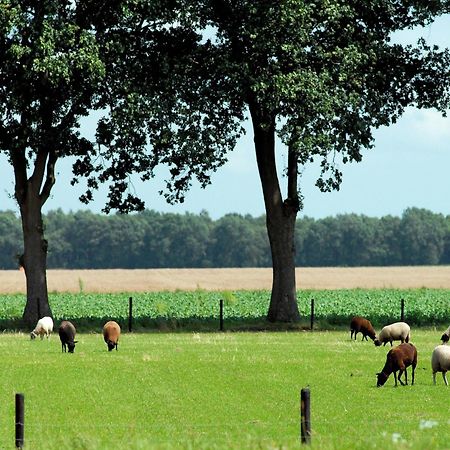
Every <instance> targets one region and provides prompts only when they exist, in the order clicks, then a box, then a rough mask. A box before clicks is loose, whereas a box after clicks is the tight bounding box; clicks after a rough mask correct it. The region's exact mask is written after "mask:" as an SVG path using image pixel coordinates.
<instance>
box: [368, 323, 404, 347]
mask: <svg viewBox="0 0 450 450" xmlns="http://www.w3.org/2000/svg"><path fill="white" fill-rule="evenodd" d="M410 339H411V329H410V328H409V325H408V324H407V323H405V322H395V323H392V324H391V325H386V326H385V327H383V329H382V330H381V331H380V334H379V335H378V337H377V338H376V339H375V340H374V341H373V342H374V344H375V345H376V346H377V347H378V346H380V345H381V344H383V345H386V343H387V342H390V343H391V347H392V342H393V341H401V342H402V344H403V343H404V342H409V340H410Z"/></svg>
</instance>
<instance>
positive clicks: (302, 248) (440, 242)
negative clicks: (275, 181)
mask: <svg viewBox="0 0 450 450" xmlns="http://www.w3.org/2000/svg"><path fill="white" fill-rule="evenodd" d="M44 220H45V232H46V236H47V237H48V240H49V248H48V268H50V269H54V268H58V269H108V268H124V269H125V268H126V269H135V268H161V267H167V268H171V267H172V268H175V267H269V266H270V265H271V258H270V252H269V244H268V238H267V231H266V228H265V217H264V216H261V217H257V218H254V217H251V216H249V215H246V216H241V215H238V214H228V215H225V216H224V217H222V218H220V219H217V220H212V219H211V218H210V217H209V215H208V214H207V213H206V212H202V213H200V214H199V215H195V214H164V213H157V212H155V211H148V210H147V211H143V212H142V213H138V214H133V215H129V216H124V215H111V216H104V215H101V214H94V213H92V212H89V211H79V212H74V213H72V212H70V213H63V212H62V211H61V210H56V211H50V212H49V213H48V214H47V215H46V216H45V218H44ZM230 243H231V244H230ZM295 247H296V266H297V267H310V266H312V267H315V266H325V267H334V266H349V267H355V266H400V265H436V264H449V263H450V216H447V217H445V216H443V215H441V214H435V213H432V212H431V211H427V210H425V209H418V208H409V209H407V210H405V212H404V213H403V215H402V216H401V217H393V216H385V217H381V218H375V217H367V216H363V215H356V214H341V215H338V216H336V217H327V218H324V219H312V218H309V217H303V218H300V219H299V220H297V225H296V236H295ZM22 248H23V243H22V238H21V224H20V219H19V218H18V217H17V216H16V215H15V214H14V213H13V212H12V211H6V212H0V269H16V268H17V255H19V254H22V253H23V249H22ZM124 249H126V251H124ZM300 287H301V286H300Z"/></svg>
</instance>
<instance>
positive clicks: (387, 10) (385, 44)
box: [77, 0, 449, 321]
mask: <svg viewBox="0 0 450 450" xmlns="http://www.w3.org/2000/svg"><path fill="white" fill-rule="evenodd" d="M169 3H170V7H167V8H166V9H165V6H164V5H163V4H162V3H161V4H160V3H158V2H156V4H155V2H149V1H142V2H139V4H138V6H136V4H132V3H130V4H129V5H128V9H127V13H128V14H127V15H126V16H125V18H124V20H123V21H122V23H121V25H120V26H119V27H117V28H114V29H111V28H109V29H108V30H107V31H108V32H107V33H105V46H106V47H107V48H109V49H114V51H115V52H116V53H115V58H113V60H114V61H115V63H114V72H111V73H113V77H112V78H111V79H110V80H108V86H109V91H108V92H109V94H108V95H109V98H110V99H112V101H110V102H109V104H108V107H109V117H108V118H107V119H105V120H104V121H103V122H102V123H101V124H100V125H101V126H100V127H99V130H98V140H99V143H100V144H102V146H103V147H102V156H103V158H104V161H105V162H106V166H104V167H102V168H97V169H98V173H99V176H98V180H99V181H100V182H102V181H103V182H105V181H108V182H110V201H109V204H108V206H107V208H110V207H112V208H118V209H120V210H130V209H132V208H134V207H138V208H142V207H143V204H142V201H141V199H139V198H138V197H137V196H135V195H133V194H130V192H129V191H128V190H127V186H128V179H129V176H130V174H132V173H134V172H137V173H140V175H141V177H142V179H144V180H146V179H149V178H151V177H152V176H153V174H154V168H155V167H156V165H157V164H159V163H164V164H168V165H169V166H170V175H171V177H170V179H169V180H168V191H167V193H166V196H167V198H168V200H169V201H177V200H180V201H181V200H182V199H183V195H184V193H185V191H186V190H187V189H188V188H189V186H190V183H191V180H192V178H194V177H197V179H199V181H200V182H201V183H202V185H206V184H207V183H208V182H209V175H210V173H211V172H212V171H214V170H216V169H217V168H218V167H219V166H220V165H222V164H223V163H224V161H225V158H226V152H227V151H228V150H231V149H232V148H233V146H234V143H235V140H236V137H237V136H238V135H239V134H240V133H242V129H241V127H240V126H239V124H240V122H241V120H242V117H243V116H245V115H246V113H248V114H249V116H250V118H251V121H252V125H253V132H254V143H255V152H256V157H257V165H258V171H259V175H260V179H261V184H262V189H263V197H264V204H265V209H266V225H267V231H268V236H269V242H270V248H271V255H272V265H273V285H272V293H271V300H270V307H269V311H268V319H269V320H270V321H297V320H298V319H299V312H298V307H297V301H296V280H295V241H294V229H295V222H296V216H297V213H298V211H299V210H300V209H301V205H302V196H301V191H300V188H299V186H298V177H299V171H298V168H299V166H303V165H305V164H307V163H309V162H311V161H313V160H317V161H319V162H320V166H321V175H320V177H319V179H318V180H317V186H318V187H319V188H320V189H321V190H322V191H330V190H333V189H339V186H340V183H341V180H342V169H341V166H342V165H343V164H346V163H347V162H352V161H356V162H359V161H361V159H362V153H361V150H362V148H370V147H372V142H373V136H372V131H373V129H374V128H377V127H380V126H382V125H389V124H391V123H393V122H395V121H396V120H397V119H398V117H399V116H400V115H401V114H402V112H403V111H404V109H405V108H406V107H407V106H409V105H416V106H419V107H431V106H436V107H439V108H440V109H441V110H442V109H444V107H445V101H446V100H447V99H446V93H447V87H448V83H449V80H448V76H447V72H448V66H449V56H448V53H446V52H439V51H438V49H436V48H429V47H428V46H427V45H426V43H425V42H423V41H421V42H419V43H418V45H417V46H416V47H411V46H406V47H402V46H400V45H396V44H392V43H391V42H390V37H391V34H392V33H393V32H395V31H398V30H403V29H406V28H410V27H413V26H415V25H424V24H427V23H429V22H430V21H431V20H432V19H433V17H434V16H436V15H437V14H440V13H441V12H443V11H445V8H447V9H448V2H441V1H433V2H429V1H425V0H401V1H394V0H382V1H377V2H354V1H351V0H347V1H343V2H339V3H336V2H329V1H326V0H316V1H305V0H282V1H277V2H275V1H271V0H263V1H258V2H255V1H253V0H203V1H191V0H185V1H171V2H169ZM155 11H156V12H157V13H158V20H156V19H155ZM106 28H107V27H103V29H104V30H106ZM117 61H121V63H120V62H119V63H117ZM155 75H156V77H155ZM125 80H126V81H125ZM276 135H278V136H279V137H280V138H281V139H282V141H283V143H284V144H285V145H286V147H287V151H288V158H287V168H286V179H287V186H286V189H287V190H286V194H285V195H284V196H283V192H282V189H281V186H280V182H279V179H278V175H277V169H276V158H275V152H276V148H275V136H276ZM94 172H95V170H94V169H93V168H92V163H91V161H90V160H87V161H84V165H83V164H81V165H80V166H79V170H78V172H77V175H85V176H88V177H90V179H91V180H92V179H93V173H94ZM91 186H93V187H95V183H92V182H91ZM91 195H92V192H91V191H90V190H89V191H88V192H87V195H86V197H85V200H89V197H90V196H91Z"/></svg>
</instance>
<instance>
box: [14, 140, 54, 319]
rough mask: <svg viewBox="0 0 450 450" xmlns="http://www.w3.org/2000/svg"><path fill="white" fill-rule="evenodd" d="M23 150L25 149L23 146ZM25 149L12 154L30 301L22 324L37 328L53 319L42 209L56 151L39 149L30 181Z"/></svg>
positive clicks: (51, 177) (50, 183)
mask: <svg viewBox="0 0 450 450" xmlns="http://www.w3.org/2000/svg"><path fill="white" fill-rule="evenodd" d="M23 147H24V146H23ZM25 155H26V153H25V150H24V149H23V148H22V149H17V148H16V149H13V150H12V151H11V152H10V156H11V161H12V164H13V167H14V175H15V197H16V200H17V203H18V205H19V208H20V215H21V220H22V232H23V244H24V254H23V263H24V270H25V276H26V286H27V302H26V305H25V309H24V312H23V321H24V323H25V324H26V325H27V326H34V325H35V324H36V322H37V320H39V319H40V318H42V317H44V316H52V311H51V309H50V305H49V302H48V291H47V275H46V270H47V241H46V240H45V238H44V226H43V222H42V206H43V205H44V203H45V202H46V201H47V199H48V197H49V195H50V191H51V188H52V187H53V185H54V183H55V164H56V160H57V156H56V153H55V152H54V151H45V150H44V149H40V150H39V151H38V152H37V154H36V159H35V161H34V170H33V174H32V175H31V177H30V178H27V160H26V156H25Z"/></svg>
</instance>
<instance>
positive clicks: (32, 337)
mask: <svg viewBox="0 0 450 450" xmlns="http://www.w3.org/2000/svg"><path fill="white" fill-rule="evenodd" d="M36 336H37V334H36V333H35V332H34V331H32V332H31V333H30V339H31V340H33V339H36Z"/></svg>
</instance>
